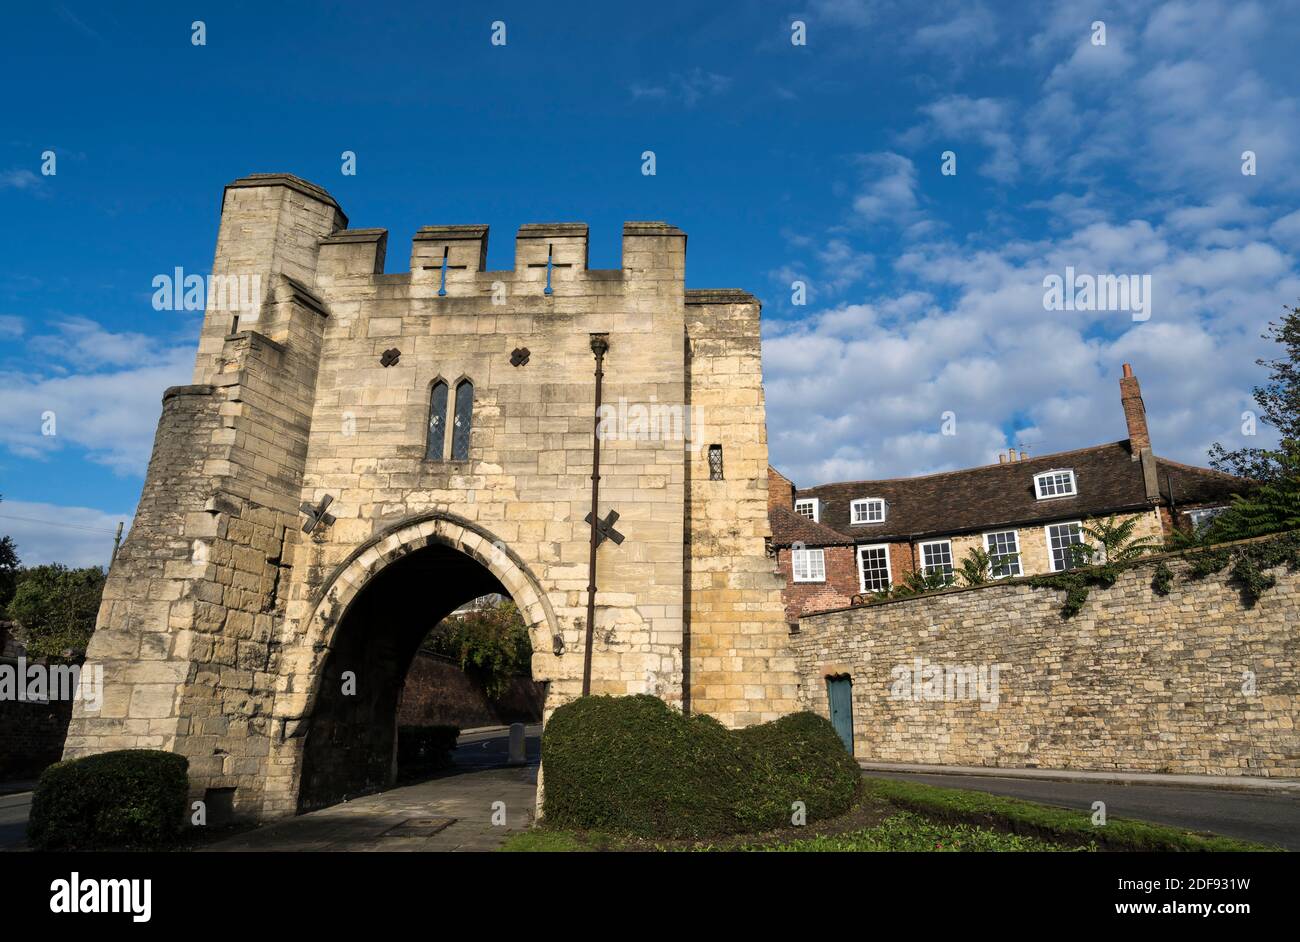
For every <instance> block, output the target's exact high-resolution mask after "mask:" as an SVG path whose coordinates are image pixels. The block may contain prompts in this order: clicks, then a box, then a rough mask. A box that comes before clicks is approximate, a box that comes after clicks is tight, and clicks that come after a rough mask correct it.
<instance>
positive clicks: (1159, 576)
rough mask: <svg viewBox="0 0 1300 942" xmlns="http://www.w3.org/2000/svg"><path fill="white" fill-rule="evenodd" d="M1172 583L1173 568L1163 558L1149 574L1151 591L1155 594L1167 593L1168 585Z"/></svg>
mask: <svg viewBox="0 0 1300 942" xmlns="http://www.w3.org/2000/svg"><path fill="white" fill-rule="evenodd" d="M1173 583H1174V573H1173V570H1172V569H1170V568H1169V564H1168V563H1166V562H1165V561H1164V560H1163V559H1162V560H1160V562H1159V564H1158V565H1157V566H1156V571H1155V572H1154V573H1153V574H1152V576H1151V591H1153V592H1154V593H1155V594H1156V595H1168V594H1169V590H1170V587H1171V586H1173Z"/></svg>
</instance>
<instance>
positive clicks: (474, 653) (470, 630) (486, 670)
mask: <svg viewBox="0 0 1300 942" xmlns="http://www.w3.org/2000/svg"><path fill="white" fill-rule="evenodd" d="M423 647H424V649H425V650H426V651H429V652H431V653H433V654H441V655H442V656H444V657H449V658H451V659H452V660H454V661H456V662H457V663H458V664H460V667H461V670H463V671H465V673H467V674H469V675H470V676H471V677H473V678H474V679H475V680H477V681H478V682H479V683H481V684H482V685H483V689H484V691H485V692H486V693H487V695H488V698H489V699H493V700H495V699H497V698H499V697H501V696H502V695H503V694H504V693H505V691H506V687H507V686H508V685H509V683H510V680H511V678H513V677H517V676H520V675H527V674H529V673H530V670H531V665H532V658H533V645H532V640H531V639H530V638H529V636H528V627H527V626H526V625H525V624H524V619H523V616H522V615H520V614H519V609H518V608H517V607H516V606H515V603H514V602H511V601H510V600H508V599H506V600H503V601H500V602H497V603H495V604H492V603H485V604H483V605H481V606H480V607H478V608H475V609H473V610H472V611H469V612H466V613H464V614H461V615H451V616H448V617H447V618H444V619H443V620H442V621H441V622H439V623H438V625H436V626H435V627H434V629H433V631H431V632H430V633H429V636H428V637H427V638H426V639H425V640H424V644H423Z"/></svg>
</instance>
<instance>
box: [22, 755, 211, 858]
mask: <svg viewBox="0 0 1300 942" xmlns="http://www.w3.org/2000/svg"><path fill="white" fill-rule="evenodd" d="M188 769H189V760H188V759H186V758H185V757H184V756H182V755H177V754H175V753H171V752H159V751H156V750H153V749H122V750H118V751H116V752H102V753H99V754H98V755H93V756H86V757H84V758H81V759H69V760H67V761H64V762H56V763H55V764H54V765H52V766H50V767H49V768H47V769H46V770H45V771H44V772H42V773H41V777H40V780H39V781H37V783H36V790H35V792H34V793H33V794H32V811H31V816H30V818H29V819H28V824H27V841H28V843H29V844H30V845H31V846H32V847H34V848H36V849H37V850H61V849H73V850H90V849H95V848H163V847H166V846H167V845H169V844H170V843H172V842H173V841H174V840H175V839H176V837H177V836H178V835H179V834H180V830H181V826H182V824H183V822H184V820H185V811H186V804H185V798H186V793H187V791H188V789H189V782H188V778H187V774H186V773H187V771H188Z"/></svg>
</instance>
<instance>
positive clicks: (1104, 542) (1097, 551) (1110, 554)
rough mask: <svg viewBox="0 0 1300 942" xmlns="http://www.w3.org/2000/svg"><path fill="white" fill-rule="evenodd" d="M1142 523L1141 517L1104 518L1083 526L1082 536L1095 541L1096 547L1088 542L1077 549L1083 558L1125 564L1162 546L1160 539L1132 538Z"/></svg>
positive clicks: (1150, 537) (1147, 537)
mask: <svg viewBox="0 0 1300 942" xmlns="http://www.w3.org/2000/svg"><path fill="white" fill-rule="evenodd" d="M1141 521H1142V518H1141V517H1140V516H1138V515H1136V514H1135V515H1133V516H1131V517H1125V518H1123V519H1119V518H1116V517H1105V518H1098V519H1095V520H1091V521H1089V522H1087V523H1085V524H1083V535H1084V536H1086V537H1089V538H1090V539H1092V540H1095V541H1096V544H1097V545H1096V546H1093V545H1092V544H1089V543H1086V542H1085V543H1082V544H1078V545H1077V546H1076V547H1074V549H1076V550H1078V549H1081V548H1082V551H1083V555H1084V556H1085V557H1086V558H1088V559H1089V560H1091V559H1097V560H1098V561H1099V562H1102V563H1122V562H1127V561H1128V560H1130V559H1136V558H1137V557H1139V556H1142V555H1144V554H1146V553H1150V552H1152V551H1154V550H1155V549H1157V548H1159V546H1160V542H1161V541H1160V538H1159V537H1155V536H1139V537H1135V536H1133V531H1134V530H1135V529H1136V528H1137V525H1138V524H1139V523H1140V522H1141Z"/></svg>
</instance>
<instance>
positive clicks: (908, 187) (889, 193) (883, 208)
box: [853, 151, 917, 222]
mask: <svg viewBox="0 0 1300 942" xmlns="http://www.w3.org/2000/svg"><path fill="white" fill-rule="evenodd" d="M858 163H859V165H860V166H861V167H862V169H863V176H864V180H865V182H864V186H863V188H862V189H861V190H860V191H859V192H858V195H857V196H856V197H855V198H854V200H853V210H854V212H856V213H857V214H858V215H859V216H860V217H862V219H863V220H865V221H867V222H876V221H878V220H881V219H893V220H895V221H902V220H906V219H909V218H911V217H913V216H914V214H915V212H916V208H917V206H916V166H915V165H914V164H913V163H912V161H910V160H909V159H908V158H906V157H904V156H902V155H901V154H895V153H893V152H892V151H886V152H884V153H878V154H864V155H862V156H860V157H859V158H858Z"/></svg>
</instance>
